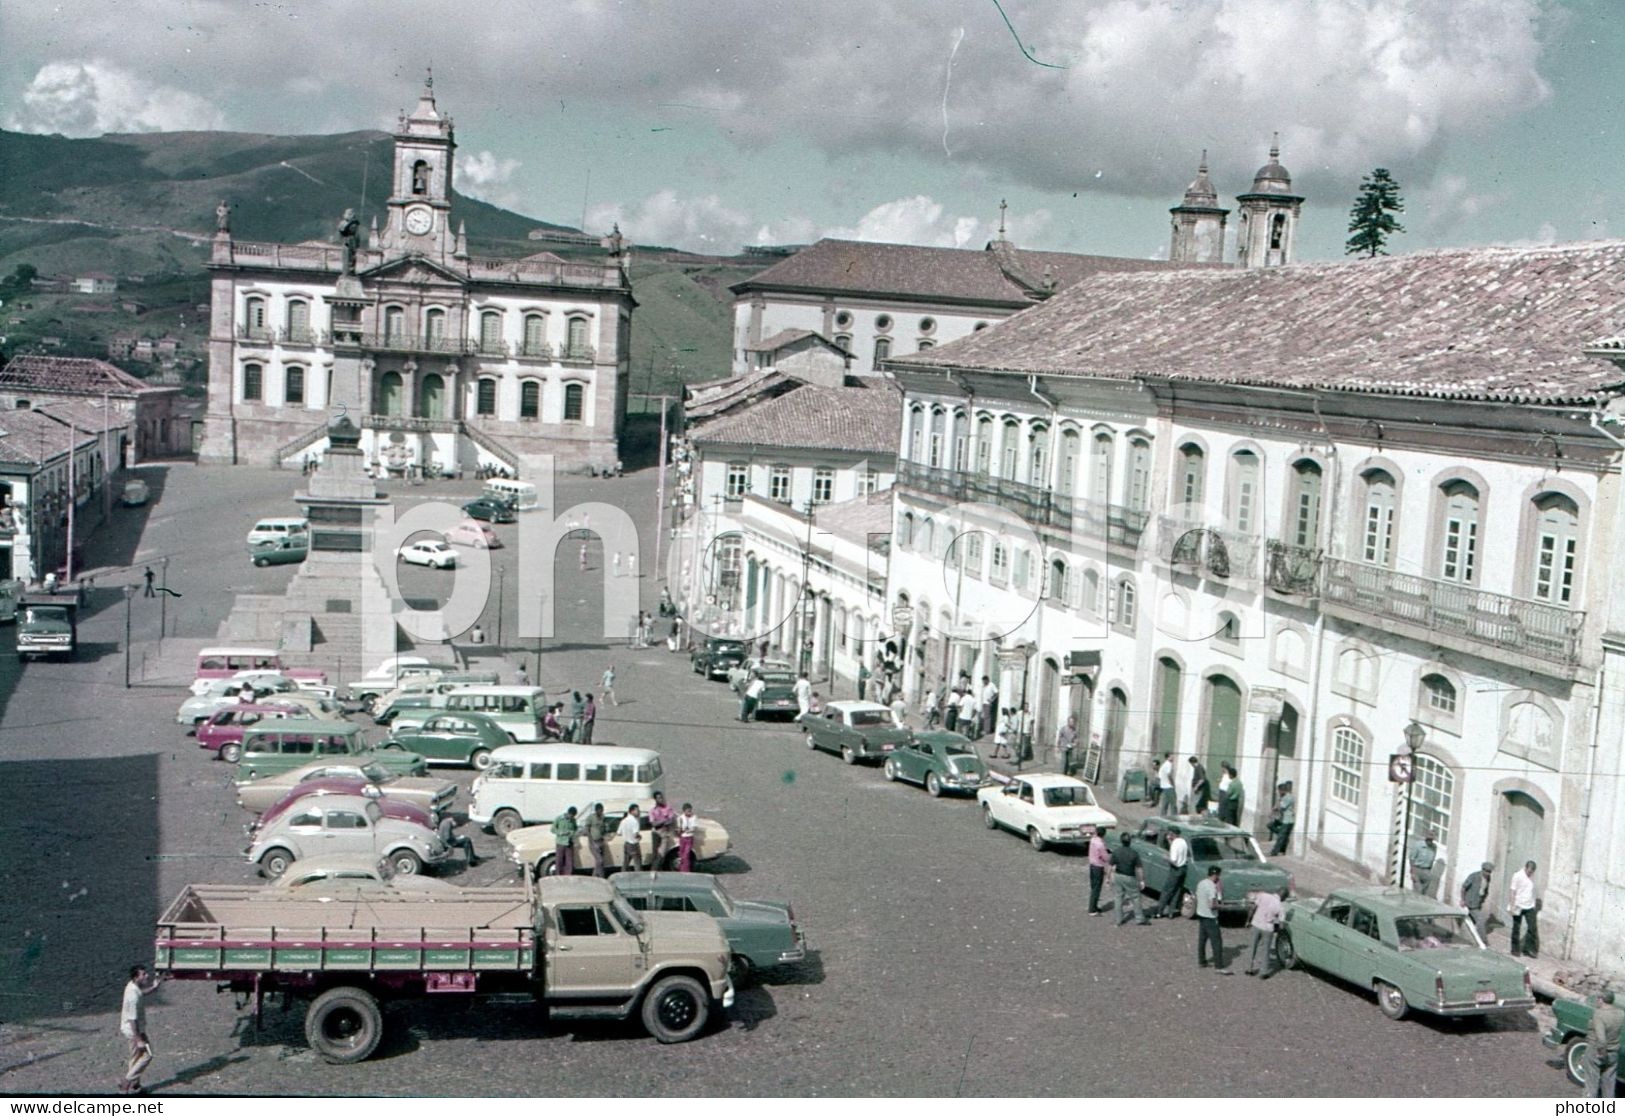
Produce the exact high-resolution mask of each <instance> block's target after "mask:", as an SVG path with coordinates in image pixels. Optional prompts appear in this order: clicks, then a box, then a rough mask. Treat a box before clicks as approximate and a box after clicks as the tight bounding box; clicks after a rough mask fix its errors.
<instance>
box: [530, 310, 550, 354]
mask: <svg viewBox="0 0 1625 1116" xmlns="http://www.w3.org/2000/svg"><path fill="white" fill-rule="evenodd" d="M525 355H526V356H532V357H534V356H546V355H547V318H546V317H544V316H543V315H541V314H526V315H525Z"/></svg>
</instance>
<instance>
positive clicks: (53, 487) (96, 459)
mask: <svg viewBox="0 0 1625 1116" xmlns="http://www.w3.org/2000/svg"><path fill="white" fill-rule="evenodd" d="M105 484H106V469H105V462H104V460H103V458H102V454H101V444H100V441H99V440H98V438H97V435H96V434H95V433H93V432H91V431H89V430H85V429H81V428H77V427H75V426H73V425H72V424H70V423H66V422H61V421H58V420H57V419H55V418H52V417H50V416H49V415H46V414H43V413H41V412H38V411H34V410H31V409H28V410H17V409H11V410H6V411H0V581H5V580H8V579H10V578H18V579H21V580H23V581H30V582H37V581H39V580H40V579H41V578H43V577H44V576H45V575H46V574H48V573H50V572H52V571H54V570H56V569H57V568H58V567H60V566H62V565H63V564H64V563H65V562H66V560H67V556H68V537H69V523H70V520H71V521H72V527H73V532H72V534H73V538H74V539H75V541H78V540H79V539H82V538H83V533H84V531H85V529H86V526H87V525H88V524H89V523H90V522H92V521H94V520H95V519H97V518H99V515H100V508H99V504H100V503H101V498H102V491H103V487H104V485H105ZM70 506H71V507H72V508H73V512H72V514H71V515H70V512H69V507H70Z"/></svg>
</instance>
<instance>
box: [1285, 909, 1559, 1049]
mask: <svg viewBox="0 0 1625 1116" xmlns="http://www.w3.org/2000/svg"><path fill="white" fill-rule="evenodd" d="M1275 951H1276V958H1277V960H1279V961H1280V963H1281V966H1282V968H1288V969H1289V968H1292V967H1293V966H1295V965H1300V964H1301V965H1305V966H1307V967H1309V968H1312V969H1319V970H1321V971H1322V972H1324V973H1328V974H1330V975H1331V976H1334V977H1338V978H1339V979H1341V980H1345V981H1348V982H1349V983H1350V984H1354V985H1357V986H1358V987H1360V988H1363V989H1370V990H1371V991H1373V992H1375V993H1376V996H1377V1007H1378V1008H1380V1009H1381V1010H1382V1013H1383V1014H1384V1015H1386V1016H1387V1017H1388V1018H1390V1019H1403V1018H1404V1017H1405V1014H1406V1013H1407V1012H1409V1011H1411V1010H1412V1009H1415V1010H1417V1011H1426V1012H1431V1013H1433V1014H1434V1015H1488V1014H1492V1013H1498V1012H1510V1011H1523V1010H1525V1009H1526V1008H1532V1007H1534V1006H1535V993H1534V988H1533V986H1532V984H1531V982H1530V979H1529V970H1528V969H1527V968H1526V967H1525V966H1524V965H1523V964H1522V963H1521V962H1519V961H1517V960H1515V959H1513V958H1511V957H1506V956H1504V955H1502V954H1499V953H1496V952H1494V951H1493V950H1491V949H1490V948H1489V947H1488V946H1486V945H1485V944H1484V942H1483V939H1481V938H1480V937H1479V936H1478V931H1477V930H1476V929H1474V927H1473V924H1472V920H1471V919H1469V918H1468V917H1467V912H1465V911H1463V910H1459V909H1457V908H1455V907H1450V906H1447V905H1445V904H1444V903H1440V902H1438V901H1437V900H1435V899H1429V898H1427V897H1426V896H1422V895H1418V894H1416V893H1415V892H1414V891H1400V890H1397V889H1393V888H1386V887H1379V886H1367V887H1345V888H1339V889H1337V890H1336V891H1333V892H1332V893H1331V894H1330V895H1328V896H1326V898H1325V899H1322V900H1314V901H1303V900H1300V901H1295V902H1291V903H1288V904H1287V905H1286V913H1285V916H1284V921H1283V923H1282V926H1281V931H1280V933H1278V934H1277V935H1276V937H1275Z"/></svg>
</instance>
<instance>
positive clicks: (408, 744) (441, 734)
mask: <svg viewBox="0 0 1625 1116" xmlns="http://www.w3.org/2000/svg"><path fill="white" fill-rule="evenodd" d="M512 743H513V741H512V740H511V739H510V738H509V736H508V733H507V732H506V731H505V730H504V729H503V728H501V727H500V726H499V725H498V724H497V723H496V722H495V721H493V720H491V718H489V717H487V716H485V715H484V714H481V713H436V714H435V715H434V716H432V717H430V718H429V719H428V720H426V721H424V722H423V723H422V724H421V725H418V726H417V727H416V728H407V729H403V730H401V731H400V732H395V733H391V734H390V737H389V739H388V740H385V741H384V742H383V743H382V744H380V745H379V747H381V748H383V749H384V750H385V751H393V752H416V753H417V754H418V755H420V756H422V757H423V758H424V759H425V760H427V761H428V762H430V763H462V764H467V765H468V766H469V767H472V768H474V769H475V770H477V771H484V770H485V769H486V768H487V767H490V766H491V753H492V751H494V750H495V749H497V748H501V747H503V746H504V745H507V744H512Z"/></svg>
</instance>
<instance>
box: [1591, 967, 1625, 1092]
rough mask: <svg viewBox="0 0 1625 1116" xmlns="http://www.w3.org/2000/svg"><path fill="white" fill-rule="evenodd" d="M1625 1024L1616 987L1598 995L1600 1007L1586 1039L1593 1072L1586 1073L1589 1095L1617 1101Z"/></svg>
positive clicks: (1598, 1006)
mask: <svg viewBox="0 0 1625 1116" xmlns="http://www.w3.org/2000/svg"><path fill="white" fill-rule="evenodd" d="M1622 1027H1625V1011H1622V1010H1620V1009H1619V1008H1618V1007H1615V1006H1614V990H1613V989H1612V988H1607V989H1604V990H1603V992H1602V994H1601V995H1599V996H1598V997H1597V1007H1596V1009H1595V1010H1594V1011H1593V1012H1592V1013H1591V1025H1590V1026H1589V1027H1587V1028H1586V1042H1587V1044H1588V1045H1589V1046H1590V1050H1588V1051H1587V1054H1588V1056H1589V1057H1588V1059H1587V1060H1588V1061H1590V1063H1591V1064H1590V1065H1589V1066H1587V1067H1586V1069H1587V1070H1589V1071H1590V1072H1589V1073H1587V1075H1586V1096H1588V1097H1595V1098H1598V1099H1602V1100H1613V1098H1614V1090H1615V1088H1616V1087H1617V1080H1616V1079H1617V1077H1618V1075H1619V1033H1620V1030H1621V1028H1622Z"/></svg>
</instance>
